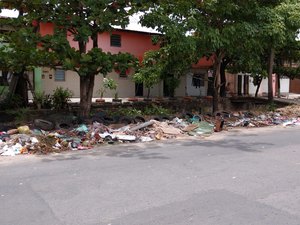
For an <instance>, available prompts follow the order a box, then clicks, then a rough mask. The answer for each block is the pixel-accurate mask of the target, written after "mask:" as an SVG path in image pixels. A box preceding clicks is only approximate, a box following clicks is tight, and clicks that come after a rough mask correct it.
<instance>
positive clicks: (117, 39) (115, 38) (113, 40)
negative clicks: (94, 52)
mask: <svg viewBox="0 0 300 225" xmlns="http://www.w3.org/2000/svg"><path fill="white" fill-rule="evenodd" d="M110 46H114V47H121V35H119V34H112V35H110Z"/></svg>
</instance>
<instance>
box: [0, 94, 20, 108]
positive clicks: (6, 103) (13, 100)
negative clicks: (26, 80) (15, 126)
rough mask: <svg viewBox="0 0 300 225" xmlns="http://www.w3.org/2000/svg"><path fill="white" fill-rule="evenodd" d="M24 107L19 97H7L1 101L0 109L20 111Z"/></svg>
mask: <svg viewBox="0 0 300 225" xmlns="http://www.w3.org/2000/svg"><path fill="white" fill-rule="evenodd" d="M21 106H22V100H21V98H20V96H18V95H10V94H8V95H6V96H5V98H4V99H2V100H1V99H0V109H2V110H6V109H18V108H20V107H21Z"/></svg>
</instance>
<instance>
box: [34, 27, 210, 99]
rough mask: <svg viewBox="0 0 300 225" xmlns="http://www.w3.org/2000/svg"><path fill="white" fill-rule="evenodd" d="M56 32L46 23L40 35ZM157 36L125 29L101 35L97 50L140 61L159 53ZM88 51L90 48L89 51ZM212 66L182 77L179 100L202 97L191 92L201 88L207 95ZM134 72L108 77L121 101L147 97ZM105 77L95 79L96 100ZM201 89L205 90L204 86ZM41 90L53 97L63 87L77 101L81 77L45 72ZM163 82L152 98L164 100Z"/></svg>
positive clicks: (203, 61) (200, 65)
mask: <svg viewBox="0 0 300 225" xmlns="http://www.w3.org/2000/svg"><path fill="white" fill-rule="evenodd" d="M53 30H54V25H53V24H52V23H44V24H41V26H40V32H41V34H42V35H47V34H49V35H52V34H53ZM154 34H157V33H151V32H142V31H131V30H123V29H115V30H114V31H112V32H111V33H108V32H106V33H102V34H99V38H98V46H99V47H100V48H101V49H102V50H103V51H106V52H111V53H119V52H128V53H130V54H132V55H134V56H135V57H137V58H138V59H139V60H140V61H141V60H142V58H143V55H144V53H145V52H146V51H149V50H157V49H159V46H158V45H154V44H153V43H152V36H153V35H154ZM68 38H69V42H70V45H71V46H72V47H74V48H76V49H78V46H77V42H74V41H72V37H71V36H69V37H68ZM88 50H89V48H88ZM211 65H212V62H211V61H210V60H206V59H205V58H203V59H201V60H200V61H199V63H198V64H197V65H194V66H193V67H191V71H188V72H187V75H186V76H183V77H182V81H181V84H180V86H179V87H178V88H177V90H176V93H175V95H176V96H186V95H196V96H199V95H200V94H201V93H200V92H199V93H198V91H199V90H197V91H194V92H193V91H189V90H190V89H193V88H197V89H198V88H200V89H201V88H202V95H206V93H205V89H206V87H207V81H205V80H206V79H204V78H205V77H207V74H208V69H209V68H210V67H211ZM133 73H134V71H129V74H119V73H117V72H116V71H113V72H111V73H110V74H108V75H107V77H111V78H113V79H114V80H115V81H116V82H117V83H118V94H119V97H122V98H127V97H134V96H145V95H146V90H144V88H143V86H142V85H138V84H135V83H134V82H133V80H132V75H133ZM194 74H196V76H199V75H201V76H202V77H203V82H200V83H201V84H200V86H199V87H195V86H193V84H194V83H193V76H194ZM102 81H103V76H101V75H99V76H96V80H95V87H94V93H93V96H94V97H99V95H100V94H99V91H98V90H99V89H100V87H101V86H102ZM201 85H202V86H201ZM40 86H41V89H42V90H43V91H44V92H45V93H46V94H52V93H53V90H54V89H55V88H56V87H58V86H61V87H63V88H68V89H70V90H72V91H73V93H74V97H79V76H78V75H77V74H76V73H75V72H73V71H64V70H62V69H61V68H57V69H55V70H53V69H50V68H42V71H41V78H40ZM163 86H164V85H163V82H161V83H160V84H158V85H156V86H155V87H154V88H153V90H151V93H152V96H156V97H157V96H159V97H162V96H163V93H164V90H163V89H164V87H163ZM104 97H113V93H110V92H107V93H105V94H104Z"/></svg>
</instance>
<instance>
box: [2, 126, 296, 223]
mask: <svg viewBox="0 0 300 225" xmlns="http://www.w3.org/2000/svg"><path fill="white" fill-rule="evenodd" d="M299 133H300V128H262V129H243V130H233V131H230V132H222V133H219V134H214V135H213V136H212V137H209V138H206V139H197V140H181V141H174V140H172V141H167V142H156V143H148V144H131V145H118V146H113V147H111V148H107V147H101V148H99V149H97V150H93V151H80V152H79V151H78V152H68V153H64V154H56V155H52V156H18V157H14V158H11V157H9V158H5V157H1V158H0V179H1V180H0V225H202V224H203V225H246V224H247V225H258V224H259V225H299V224H300V135H299Z"/></svg>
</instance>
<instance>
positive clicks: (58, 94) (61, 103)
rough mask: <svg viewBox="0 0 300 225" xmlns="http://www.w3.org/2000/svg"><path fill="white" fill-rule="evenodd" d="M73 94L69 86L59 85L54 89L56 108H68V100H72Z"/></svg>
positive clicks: (53, 100)
mask: <svg viewBox="0 0 300 225" xmlns="http://www.w3.org/2000/svg"><path fill="white" fill-rule="evenodd" d="M72 96H73V93H72V91H70V90H69V89H68V88H67V89H64V88H62V87H57V88H56V89H55V90H54V93H53V95H52V96H51V99H52V105H53V107H54V109H56V110H60V109H66V108H67V106H68V102H69V101H70V98H71V97H72Z"/></svg>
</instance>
